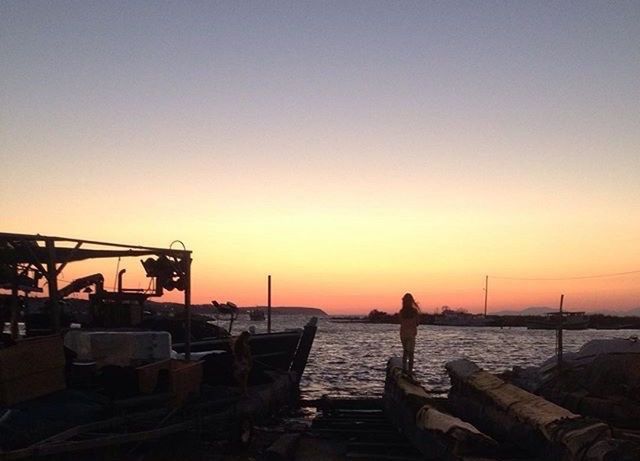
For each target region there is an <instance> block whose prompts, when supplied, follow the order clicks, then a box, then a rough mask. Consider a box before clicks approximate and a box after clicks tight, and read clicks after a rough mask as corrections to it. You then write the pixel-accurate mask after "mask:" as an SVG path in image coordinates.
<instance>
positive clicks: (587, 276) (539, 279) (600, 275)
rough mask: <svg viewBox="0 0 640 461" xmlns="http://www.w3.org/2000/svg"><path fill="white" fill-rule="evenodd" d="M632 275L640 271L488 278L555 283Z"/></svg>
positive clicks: (490, 276)
mask: <svg viewBox="0 0 640 461" xmlns="http://www.w3.org/2000/svg"><path fill="white" fill-rule="evenodd" d="M631 274H640V270H637V271H628V272H616V273H612V274H599V275H581V276H575V277H555V278H550V277H534V278H527V277H500V276H497V275H489V276H488V277H489V278H492V279H500V280H529V281H553V280H583V279H599V278H606V277H620V276H622V275H631Z"/></svg>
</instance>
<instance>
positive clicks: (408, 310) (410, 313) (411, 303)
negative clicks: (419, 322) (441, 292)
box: [400, 293, 420, 318]
mask: <svg viewBox="0 0 640 461" xmlns="http://www.w3.org/2000/svg"><path fill="white" fill-rule="evenodd" d="M419 313H420V306H418V303H417V302H416V300H415V299H413V295H412V294H411V293H407V294H405V295H404V296H403V297H402V309H400V316H401V317H404V318H411V317H415V316H416V315H418V314H419Z"/></svg>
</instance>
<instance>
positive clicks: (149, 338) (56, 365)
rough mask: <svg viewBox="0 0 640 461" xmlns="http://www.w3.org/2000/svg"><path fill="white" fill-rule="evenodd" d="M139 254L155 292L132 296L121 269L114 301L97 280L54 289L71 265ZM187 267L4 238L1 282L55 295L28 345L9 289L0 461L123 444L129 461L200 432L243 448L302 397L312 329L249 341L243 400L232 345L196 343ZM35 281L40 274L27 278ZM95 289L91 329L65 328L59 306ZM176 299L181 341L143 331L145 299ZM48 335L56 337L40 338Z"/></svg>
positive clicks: (62, 243) (49, 240) (117, 250)
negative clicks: (153, 445)
mask: <svg viewBox="0 0 640 461" xmlns="http://www.w3.org/2000/svg"><path fill="white" fill-rule="evenodd" d="M83 246H90V247H91V248H81V247H83ZM141 256H144V257H147V259H145V260H144V261H143V266H144V269H145V271H146V273H147V276H148V277H150V278H151V279H152V282H153V283H150V286H155V289H154V290H152V291H149V292H141V291H139V290H128V289H126V288H124V287H123V284H122V275H123V274H124V270H122V271H120V272H119V282H118V290H117V291H113V292H109V291H107V290H106V289H105V288H104V277H102V276H101V275H100V274H93V275H91V276H89V277H85V278H82V279H79V281H77V282H75V283H72V284H70V287H69V288H66V287H65V288H62V289H58V287H57V278H58V275H59V272H60V271H61V270H62V268H63V267H64V266H66V265H67V264H68V263H72V262H74V261H81V260H86V259H92V258H109V257H113V258H120V257H141ZM41 261H46V263H44V264H43V263H42V262H41ZM190 263H191V252H190V251H188V250H186V249H181V250H175V249H171V248H169V249H159V248H151V247H140V246H129V245H119V244H114V243H108V242H95V241H86V240H77V239H67V238H60V237H47V236H41V235H23V234H5V233H0V269H2V270H0V277H4V275H5V274H13V273H17V272H22V273H23V274H25V277H22V278H21V279H20V281H21V283H24V281H25V280H26V279H27V278H28V279H29V283H31V284H32V285H33V286H32V287H31V289H32V288H33V287H36V286H37V284H38V281H39V280H40V279H42V278H44V279H46V281H47V285H48V290H49V296H48V298H47V299H46V301H45V302H44V306H45V311H44V312H43V314H42V315H41V316H40V317H38V323H37V325H36V326H35V327H34V324H33V323H32V324H31V325H27V331H29V330H30V331H31V334H33V335H34V338H31V339H22V338H20V337H19V335H18V328H17V320H18V318H19V316H18V315H17V309H18V305H19V303H18V302H17V301H18V299H17V298H18V295H17V293H18V289H17V287H15V286H14V289H13V294H12V308H11V309H12V323H15V325H13V324H12V327H11V329H10V330H11V332H12V337H11V338H4V339H5V341H3V343H2V344H0V460H5V459H6V460H9V459H26V458H29V459H31V458H34V457H37V456H49V455H63V454H69V456H70V457H71V458H72V459H77V455H78V454H79V453H89V456H90V451H91V450H96V449H99V448H102V447H121V446H127V447H128V448H127V452H125V454H126V453H129V454H130V453H131V452H132V451H131V450H133V451H135V450H137V449H139V448H140V444H141V443H142V442H146V441H149V440H158V439H161V438H163V437H165V436H168V435H171V434H177V433H183V432H188V431H194V430H195V431H205V430H206V431H207V433H208V434H209V435H210V436H212V437H213V438H214V439H218V440H229V439H242V438H246V436H247V433H248V432H250V431H251V426H252V424H253V422H255V421H258V420H259V419H260V418H263V417H266V416H267V415H269V414H271V413H273V412H275V411H278V410H280V409H281V408H282V407H283V406H285V405H287V404H288V403H291V402H292V401H294V400H295V399H296V398H297V396H298V393H299V382H300V378H301V376H302V373H303V372H304V368H305V366H306V363H307V359H308V356H309V353H310V350H311V347H312V344H313V340H314V337H315V332H316V322H315V321H314V320H313V319H312V321H311V322H310V323H309V324H307V325H306V326H305V327H304V328H303V329H298V330H295V331H291V332H283V333H273V334H270V335H255V337H254V338H252V339H251V340H250V347H251V350H252V354H253V355H254V367H253V369H252V373H251V375H250V376H249V386H248V389H247V393H246V395H242V393H241V391H240V389H239V386H238V383H236V382H235V380H234V379H233V358H232V354H231V353H230V338H229V337H228V336H225V335H223V334H218V335H216V336H218V337H213V338H209V339H207V340H205V341H194V339H204V338H207V336H208V333H209V332H210V331H214V330H211V329H206V328H205V329H203V330H202V332H201V334H194V333H197V330H194V328H193V316H192V312H191V309H190V307H191V302H190V280H191V279H190ZM45 266H46V267H45ZM33 273H36V274H37V276H30V277H27V275H26V274H30V275H31V274H33ZM11 280H12V279H11V278H10V279H9V282H11ZM0 281H1V282H4V280H0ZM11 283H13V282H11ZM89 286H92V287H93V288H92V293H91V294H90V295H89V298H90V303H91V304H90V308H89V312H87V314H88V315H86V318H87V319H88V323H87V325H90V326H91V327H93V328H92V329H89V330H87V329H80V328H73V329H69V328H68V323H66V324H65V322H64V321H63V316H62V315H61V314H62V312H61V300H62V299H63V298H64V297H65V296H67V295H68V294H71V293H74V292H77V291H78V290H80V289H86V288H88V287H89ZM21 287H22V285H21ZM22 288H24V287H22ZM22 288H21V289H22ZM174 289H175V290H178V291H184V297H185V302H184V307H183V310H182V312H181V313H180V315H177V316H175V317H171V318H170V323H171V325H172V328H175V329H176V331H181V332H182V338H183V339H182V342H181V343H173V342H172V337H171V334H170V333H168V332H166V331H156V330H150V331H149V330H145V329H144V327H145V326H146V325H143V318H144V312H145V310H144V306H143V305H144V301H145V300H146V298H148V297H150V296H161V295H162V293H163V290H174ZM230 304H232V303H227V306H229V305H230ZM232 307H233V306H232ZM168 319H169V318H167V320H168ZM161 320H162V319H161ZM202 320H203V322H204V323H206V322H207V320H206V318H203V319H202ZM30 326H31V327H32V328H29V327H30ZM203 328H204V327H203ZM215 331H216V332H219V330H218V329H216V330H215ZM43 333H48V336H38V335H42V334H43ZM220 336H225V337H220ZM63 338H64V345H63ZM173 341H175V339H174V340H173ZM172 348H173V349H172ZM175 349H178V351H176V350H175ZM216 359H220V360H216ZM220 377H224V379H220ZM132 444H133V447H132ZM121 454H122V453H121ZM114 456H115V455H114ZM123 456H124V455H123ZM115 459H121V458H120V457H116V458H115Z"/></svg>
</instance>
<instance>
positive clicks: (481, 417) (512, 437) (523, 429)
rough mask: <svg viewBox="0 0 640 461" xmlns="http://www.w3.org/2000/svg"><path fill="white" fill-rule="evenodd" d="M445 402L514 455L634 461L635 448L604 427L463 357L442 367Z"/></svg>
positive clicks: (639, 455)
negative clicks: (446, 389)
mask: <svg viewBox="0 0 640 461" xmlns="http://www.w3.org/2000/svg"><path fill="white" fill-rule="evenodd" d="M446 369H447V371H448V373H449V376H450V378H451V383H452V387H451V390H450V392H449V402H450V404H451V407H452V409H453V411H455V413H456V414H458V415H460V416H462V417H464V418H465V419H466V420H469V421H471V422H472V423H473V424H474V425H475V426H476V427H478V428H479V429H480V430H482V431H483V432H485V433H487V434H489V435H491V436H492V437H494V438H495V439H496V440H497V441H498V442H499V443H500V444H501V445H503V446H505V447H510V449H511V451H512V452H513V456H523V455H524V456H530V457H537V458H540V459H548V460H567V461H578V460H585V459H589V460H602V461H604V460H609V459H611V460H613V459H615V460H619V461H622V460H629V461H631V460H636V459H640V445H639V444H637V443H634V442H633V441H631V440H626V439H622V438H617V437H616V436H614V433H613V432H612V429H611V427H610V426H609V425H607V424H605V423H603V422H602V421H598V420H595V419H593V418H587V417H584V416H582V415H580V414H576V413H573V412H571V411H569V410H568V409H566V408H563V407H561V406H559V405H556V404H554V403H552V402H549V401H548V400H546V399H544V398H543V397H540V396H538V395H535V394H532V393H530V392H527V391H525V390H524V389H521V388H519V387H517V386H514V385H513V384H510V383H507V382H505V381H503V380H502V379H500V378H498V377H497V376H494V375H492V374H490V373H488V372H486V371H484V370H482V369H480V368H479V367H478V366H477V365H475V364H474V363H473V362H470V361H469V360H466V359H460V360H455V361H452V362H449V363H447V365H446Z"/></svg>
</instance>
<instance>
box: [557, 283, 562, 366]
mask: <svg viewBox="0 0 640 461" xmlns="http://www.w3.org/2000/svg"><path fill="white" fill-rule="evenodd" d="M563 303H564V295H560V318H559V319H558V326H557V328H558V330H557V332H556V349H557V351H556V352H557V355H558V371H560V369H561V367H562V320H563V317H564V314H563V313H562V304H563Z"/></svg>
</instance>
